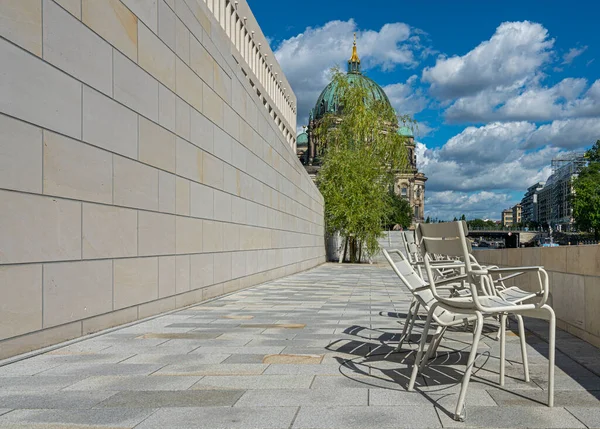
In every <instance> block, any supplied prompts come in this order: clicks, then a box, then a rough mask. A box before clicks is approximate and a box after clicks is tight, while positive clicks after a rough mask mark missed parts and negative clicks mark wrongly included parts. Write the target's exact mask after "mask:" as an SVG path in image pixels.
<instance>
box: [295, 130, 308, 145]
mask: <svg viewBox="0 0 600 429" xmlns="http://www.w3.org/2000/svg"><path fill="white" fill-rule="evenodd" d="M296 147H297V148H301V147H308V134H306V133H300V134H298V137H296Z"/></svg>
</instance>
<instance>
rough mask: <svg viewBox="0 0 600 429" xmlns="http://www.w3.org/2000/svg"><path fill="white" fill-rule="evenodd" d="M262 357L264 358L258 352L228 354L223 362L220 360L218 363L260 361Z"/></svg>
mask: <svg viewBox="0 0 600 429" xmlns="http://www.w3.org/2000/svg"><path fill="white" fill-rule="evenodd" d="M263 359H264V356H263V355H260V354H251V355H246V354H239V355H230V356H229V357H228V358H227V359H225V360H224V361H223V362H220V363H222V364H227V365H231V364H239V363H262V362H263Z"/></svg>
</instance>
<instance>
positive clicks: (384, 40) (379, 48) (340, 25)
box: [275, 19, 424, 125]
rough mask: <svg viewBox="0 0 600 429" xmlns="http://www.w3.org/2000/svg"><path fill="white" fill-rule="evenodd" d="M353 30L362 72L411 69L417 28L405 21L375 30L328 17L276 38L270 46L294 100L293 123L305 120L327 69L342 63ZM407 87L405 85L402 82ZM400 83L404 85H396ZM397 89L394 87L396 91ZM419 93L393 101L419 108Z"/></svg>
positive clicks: (417, 45) (417, 43) (327, 77)
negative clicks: (275, 44)
mask: <svg viewBox="0 0 600 429" xmlns="http://www.w3.org/2000/svg"><path fill="white" fill-rule="evenodd" d="M354 32H357V46H358V54H359V57H360V59H361V63H362V69H363V71H365V70H368V69H371V68H375V67H380V68H381V69H383V70H392V69H394V68H395V67H396V66H399V65H400V66H403V67H414V66H415V65H417V63H418V59H417V58H418V57H419V55H416V54H417V53H418V52H420V51H422V50H423V49H424V48H423V47H422V45H421V39H420V36H421V34H422V32H420V31H418V30H416V29H413V28H411V27H410V26H409V25H407V24H404V23H401V22H395V23H388V24H385V25H384V26H383V27H381V29H380V30H379V31H374V30H364V31H359V30H358V28H357V24H356V22H355V21H354V20H353V19H350V20H348V21H330V22H327V23H326V24H325V25H323V26H321V27H308V28H306V30H305V31H304V32H303V33H300V34H298V35H297V36H294V37H291V38H289V39H287V40H284V41H282V42H281V43H280V44H279V46H278V47H277V49H276V50H275V56H276V57H277V61H278V62H279V64H280V65H281V67H282V69H283V70H284V72H285V75H286V77H287V79H288V81H289V82H290V84H291V85H292V88H293V90H294V92H295V94H296V97H297V99H298V123H299V124H300V125H303V124H306V123H307V121H308V113H309V111H310V109H311V108H312V107H314V104H315V102H316V101H317V98H318V96H319V94H320V93H321V91H322V90H323V88H325V86H326V85H327V84H328V83H329V82H330V73H329V71H330V69H331V68H332V67H334V66H340V67H341V68H342V69H343V70H345V69H346V63H347V61H348V59H349V58H350V55H351V53H352V40H353V36H352V34H353V33H354ZM407 84H408V85H409V87H410V86H411V84H409V83H407ZM400 85H405V84H400ZM401 90H402V88H396V89H395V91H400V92H401ZM419 97H420V96H416V97H413V98H410V95H408V94H406V96H405V97H404V99H410V101H409V102H407V104H403V103H404V102H402V101H400V100H399V101H398V103H399V104H398V106H411V108H412V109H416V108H418V106H419V103H420V102H421V101H420V98H419Z"/></svg>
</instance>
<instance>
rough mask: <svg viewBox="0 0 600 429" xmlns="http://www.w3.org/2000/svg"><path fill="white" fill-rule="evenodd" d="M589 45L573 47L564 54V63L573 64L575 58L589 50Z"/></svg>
mask: <svg viewBox="0 0 600 429" xmlns="http://www.w3.org/2000/svg"><path fill="white" fill-rule="evenodd" d="M587 48H588V47H587V46H583V47H581V48H571V49H569V52H567V53H566V54H564V55H563V62H562V64H571V63H572V62H573V60H574V59H575V58H577V57H578V56H579V55H581V54H583V53H584V52H585V51H586V50H587Z"/></svg>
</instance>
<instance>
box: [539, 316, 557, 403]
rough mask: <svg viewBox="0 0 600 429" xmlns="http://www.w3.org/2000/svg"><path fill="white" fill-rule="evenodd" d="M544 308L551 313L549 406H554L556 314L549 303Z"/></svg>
mask: <svg viewBox="0 0 600 429" xmlns="http://www.w3.org/2000/svg"><path fill="white" fill-rule="evenodd" d="M542 308H544V309H546V310H547V311H548V313H550V323H549V325H550V327H549V328H550V330H549V332H548V346H549V347H550V349H549V350H548V406H549V407H553V406H554V346H555V342H556V338H555V336H556V315H555V314H554V310H552V308H551V307H550V306H549V305H544V306H543V307H542Z"/></svg>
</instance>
